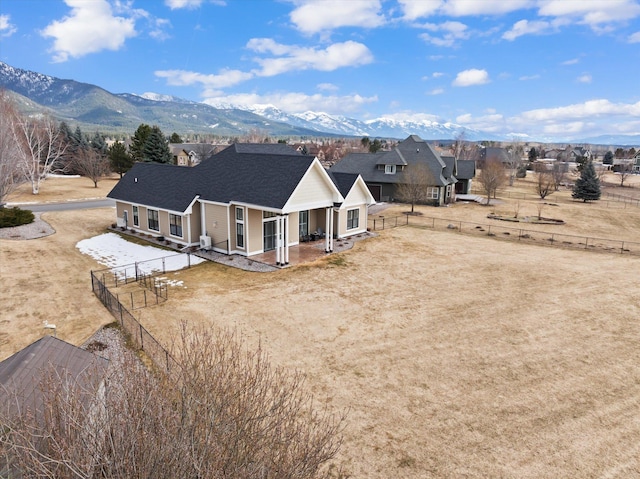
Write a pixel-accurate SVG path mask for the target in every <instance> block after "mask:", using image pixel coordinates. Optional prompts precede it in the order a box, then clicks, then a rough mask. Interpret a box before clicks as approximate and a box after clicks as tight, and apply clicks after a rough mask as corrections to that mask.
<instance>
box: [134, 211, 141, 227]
mask: <svg viewBox="0 0 640 479" xmlns="http://www.w3.org/2000/svg"><path fill="white" fill-rule="evenodd" d="M133 226H140V215H139V214H138V207H137V206H134V207H133Z"/></svg>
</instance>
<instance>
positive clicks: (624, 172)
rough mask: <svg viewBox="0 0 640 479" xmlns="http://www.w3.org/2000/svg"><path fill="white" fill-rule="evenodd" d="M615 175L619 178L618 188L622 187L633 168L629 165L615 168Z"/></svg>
mask: <svg viewBox="0 0 640 479" xmlns="http://www.w3.org/2000/svg"><path fill="white" fill-rule="evenodd" d="M616 173H617V174H618V175H619V176H618V178H620V186H624V182H625V181H626V180H627V178H629V176H631V175H632V174H633V168H632V165H630V164H623V165H620V166H619V167H618V168H616Z"/></svg>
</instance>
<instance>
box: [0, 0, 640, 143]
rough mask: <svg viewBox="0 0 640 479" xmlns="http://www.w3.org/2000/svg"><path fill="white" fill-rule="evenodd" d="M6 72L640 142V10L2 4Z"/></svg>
mask: <svg viewBox="0 0 640 479" xmlns="http://www.w3.org/2000/svg"><path fill="white" fill-rule="evenodd" d="M0 60H2V61H4V62H6V63H8V64H9V65H12V66H14V67H18V68H24V69H28V70H34V71H37V72H40V73H44V74H47V75H52V76H55V77H59V78H65V79H73V80H77V81H81V82H87V83H93V84H96V85H99V86H101V87H103V88H105V89H107V90H109V91H111V92H113V93H136V94H142V93H145V92H155V93H160V94H168V95H174V96H178V97H181V98H185V99H189V100H194V101H205V102H208V103H211V104H217V103H220V102H226V103H233V104H246V103H248V104H273V105H275V106H276V107H278V108H280V109H282V110H284V111H287V112H293V113H299V112H304V111H308V110H312V111H323V112H327V113H330V114H334V115H344V116H348V117H352V118H358V119H362V120H368V119H374V118H379V117H390V118H395V119H398V120H403V119H428V120H433V121H437V122H440V123H444V122H453V123H457V124H461V125H463V126H465V127H468V128H476V129H480V130H485V131H488V132H492V133H496V134H503V135H512V136H513V137H514V138H519V139H524V138H526V136H525V135H529V136H532V137H544V138H548V139H554V138H582V137H589V136H596V135H601V134H640V0H341V1H338V0H279V1H268V0H224V1H223V0H2V2H0Z"/></svg>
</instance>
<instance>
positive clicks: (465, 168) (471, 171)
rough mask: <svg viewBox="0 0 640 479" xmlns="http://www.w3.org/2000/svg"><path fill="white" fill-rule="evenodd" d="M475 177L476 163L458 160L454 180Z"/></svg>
mask: <svg viewBox="0 0 640 479" xmlns="http://www.w3.org/2000/svg"><path fill="white" fill-rule="evenodd" d="M475 176H476V162H475V161H473V160H458V168H457V171H456V178H458V179H459V180H470V179H472V178H473V177H475Z"/></svg>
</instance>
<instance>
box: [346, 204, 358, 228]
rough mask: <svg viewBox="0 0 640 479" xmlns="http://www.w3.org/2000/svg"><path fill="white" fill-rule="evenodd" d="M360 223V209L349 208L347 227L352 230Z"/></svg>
mask: <svg viewBox="0 0 640 479" xmlns="http://www.w3.org/2000/svg"><path fill="white" fill-rule="evenodd" d="M359 224H360V210H359V209H358V208H355V209H353V210H347V229H348V230H352V229H355V228H357V227H358V225H359Z"/></svg>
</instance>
